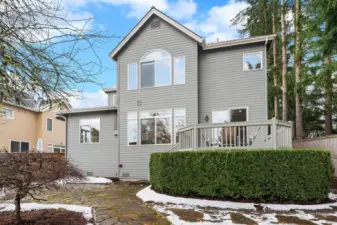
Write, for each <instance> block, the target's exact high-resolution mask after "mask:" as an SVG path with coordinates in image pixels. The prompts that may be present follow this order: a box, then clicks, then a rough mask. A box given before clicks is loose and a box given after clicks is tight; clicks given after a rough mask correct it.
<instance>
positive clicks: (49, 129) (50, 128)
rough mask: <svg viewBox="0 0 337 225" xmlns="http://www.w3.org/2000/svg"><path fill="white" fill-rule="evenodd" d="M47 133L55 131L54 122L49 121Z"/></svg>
mask: <svg viewBox="0 0 337 225" xmlns="http://www.w3.org/2000/svg"><path fill="white" fill-rule="evenodd" d="M47 131H53V120H52V119H47Z"/></svg>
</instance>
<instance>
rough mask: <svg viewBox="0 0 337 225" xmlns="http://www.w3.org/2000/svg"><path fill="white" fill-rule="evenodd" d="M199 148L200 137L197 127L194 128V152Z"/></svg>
mask: <svg viewBox="0 0 337 225" xmlns="http://www.w3.org/2000/svg"><path fill="white" fill-rule="evenodd" d="M197 148H198V135H197V125H196V124H194V126H193V150H197Z"/></svg>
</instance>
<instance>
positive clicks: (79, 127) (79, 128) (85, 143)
mask: <svg viewBox="0 0 337 225" xmlns="http://www.w3.org/2000/svg"><path fill="white" fill-rule="evenodd" d="M90 119H99V141H98V142H90V143H87V142H82V143H81V120H90ZM78 125H79V126H78V131H79V134H80V135H79V140H78V141H79V143H80V145H83V144H84V145H92V144H100V143H101V118H100V117H94V118H86V119H79V123H78Z"/></svg>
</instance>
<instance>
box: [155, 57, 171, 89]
mask: <svg viewBox="0 0 337 225" xmlns="http://www.w3.org/2000/svg"><path fill="white" fill-rule="evenodd" d="M170 63H171V60H170V59H164V60H157V61H155V64H156V69H155V73H156V79H155V80H156V87H158V86H166V85H171V80H172V79H171V64H170Z"/></svg>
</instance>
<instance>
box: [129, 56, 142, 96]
mask: <svg viewBox="0 0 337 225" xmlns="http://www.w3.org/2000/svg"><path fill="white" fill-rule="evenodd" d="M133 64H135V65H136V66H137V72H136V73H137V74H136V78H137V88H130V65H133ZM138 68H139V65H138V63H136V62H134V63H128V90H129V91H132V90H138V89H139V76H138V75H139V72H138V71H139V69H138Z"/></svg>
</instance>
